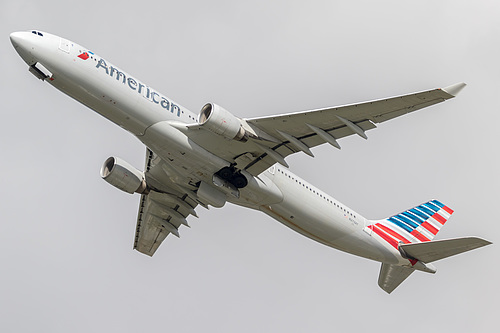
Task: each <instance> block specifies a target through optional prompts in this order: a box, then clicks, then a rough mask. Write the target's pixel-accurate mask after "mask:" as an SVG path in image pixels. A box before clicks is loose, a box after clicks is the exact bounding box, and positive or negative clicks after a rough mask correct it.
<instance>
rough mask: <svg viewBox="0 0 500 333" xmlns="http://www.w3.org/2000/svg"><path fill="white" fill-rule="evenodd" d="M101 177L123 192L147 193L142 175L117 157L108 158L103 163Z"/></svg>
mask: <svg viewBox="0 0 500 333" xmlns="http://www.w3.org/2000/svg"><path fill="white" fill-rule="evenodd" d="M101 177H102V179H104V180H105V181H107V182H108V183H110V184H111V185H113V186H114V187H116V188H119V189H120V190H122V191H124V192H127V193H130V194H132V193H134V192H135V193H141V194H142V193H147V186H146V181H145V180H144V173H143V172H141V171H139V170H137V169H136V168H134V167H133V166H131V165H130V164H128V163H127V162H125V161H124V160H122V159H120V158H118V157H110V158H108V159H107V160H106V161H105V162H104V164H103V165H102V167H101Z"/></svg>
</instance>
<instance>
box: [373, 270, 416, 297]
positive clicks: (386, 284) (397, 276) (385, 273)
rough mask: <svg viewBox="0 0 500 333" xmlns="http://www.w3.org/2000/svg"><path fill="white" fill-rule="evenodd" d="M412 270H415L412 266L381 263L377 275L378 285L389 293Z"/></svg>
mask: <svg viewBox="0 0 500 333" xmlns="http://www.w3.org/2000/svg"><path fill="white" fill-rule="evenodd" d="M413 272H415V269H414V268H409V267H404V266H398V265H391V264H382V267H381V268H380V274H379V276H378V285H379V287H380V288H382V289H383V290H384V291H385V292H386V293H388V294H390V293H392V291H393V290H394V289H396V288H397V287H398V286H399V285H400V284H401V283H402V282H403V281H404V280H406V278H407V277H408V276H410V275H411V273H413Z"/></svg>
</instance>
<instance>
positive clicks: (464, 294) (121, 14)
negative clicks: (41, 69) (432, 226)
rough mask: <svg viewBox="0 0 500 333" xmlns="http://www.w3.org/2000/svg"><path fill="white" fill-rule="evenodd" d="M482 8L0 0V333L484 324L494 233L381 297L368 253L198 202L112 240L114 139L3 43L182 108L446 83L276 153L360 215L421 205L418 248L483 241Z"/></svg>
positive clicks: (122, 221)
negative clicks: (99, 66)
mask: <svg viewBox="0 0 500 333" xmlns="http://www.w3.org/2000/svg"><path fill="white" fill-rule="evenodd" d="M499 15H500V3H499V2H498V1H493V0H492V1H474V2H471V1H456V0H455V1H425V0H424V1H375V2H374V1H307V2H306V1H269V0H268V1H256V0H254V1H246V2H243V1H154V2H152V1H79V2H75V1H66V2H59V1H12V0H2V2H1V4H0V32H1V34H0V35H1V36H3V37H2V38H0V40H1V43H0V55H1V62H0V66H1V67H0V72H1V73H2V83H1V89H0V95H1V97H2V102H3V103H2V119H3V121H2V130H1V131H0V152H1V153H2V163H0V167H1V170H0V174H1V175H2V176H1V183H0V184H1V188H2V194H0V195H1V201H0V202H1V210H0V212H1V213H0V214H1V215H0V223H1V224H0V263H1V269H0V331H2V332H52V333H58V332H86V333H87V332H138V331H141V332H154V331H158V330H162V331H167V330H168V331H170V332H306V331H307V332H332V331H339V332H346V331H353V332H356V331H361V330H363V331H365V330H369V331H370V332H386V331H387V330H388V329H390V330H393V329H394V330H404V331H405V332H421V331H423V330H427V331H433V332H438V331H439V332H470V331H475V332H480V331H487V330H490V331H491V329H492V328H493V327H495V326H496V325H497V324H496V322H497V317H498V315H497V312H498V306H499V304H498V299H499V297H500V291H499V287H498V279H499V278H500V274H499V273H500V268H499V265H498V264H497V261H498V255H499V250H498V247H497V245H496V244H494V245H492V246H488V247H486V248H483V249H480V250H476V251H473V252H470V253H466V254H463V255H460V256H457V257H453V258H449V259H446V260H443V261H440V262H437V263H436V264H435V265H436V266H437V268H438V272H437V273H436V274H435V275H431V274H426V273H422V272H416V273H414V274H413V275H412V276H411V277H410V278H409V279H408V280H406V281H405V282H404V283H403V284H402V285H401V286H400V287H399V288H398V289H396V291H394V292H393V293H392V294H391V295H387V294H386V293H385V292H384V291H382V290H381V289H380V288H379V287H378V286H377V278H378V273H379V266H380V264H379V263H376V262H372V261H369V260H366V259H362V258H358V257H354V256H352V255H349V254H346V253H343V252H339V251H336V250H334V249H331V248H328V247H326V246H323V245H320V244H318V243H315V242H314V241H311V240H310V239H307V238H305V237H303V236H301V235H299V234H297V233H295V232H293V231H291V230H290V229H288V228H286V227H285V226H283V225H281V224H280V223H278V222H276V221H274V220H272V219H271V218H270V217H268V216H266V215H264V214H261V213H258V212H254V211H251V210H248V209H244V208H241V207H236V206H233V205H227V206H226V207H224V208H222V209H210V210H209V211H207V210H205V209H203V208H198V209H197V211H198V214H199V215H200V218H199V219H194V218H190V220H189V222H190V224H191V225H192V228H191V229H185V228H184V229H182V230H181V238H180V239H177V238H175V237H170V236H169V237H168V238H167V239H166V240H165V242H164V243H163V244H162V246H161V247H160V248H159V250H158V251H157V253H156V254H155V256H154V257H153V258H149V257H147V256H144V255H142V254H140V253H138V252H137V251H133V250H132V246H133V236H134V230H135V223H136V216H137V208H138V201H139V196H138V195H135V196H131V195H128V194H126V193H123V192H120V191H119V190H117V189H115V188H113V187H112V186H110V185H108V184H107V183H106V182H104V181H102V180H101V179H100V176H99V168H100V166H101V164H102V163H103V162H104V160H105V159H106V158H107V157H109V156H111V155H115V156H120V157H122V158H123V159H125V160H127V161H128V162H130V163H131V164H133V165H135V166H136V167H139V168H142V166H143V164H144V156H145V148H144V147H143V146H142V145H141V144H140V143H139V141H138V140H137V139H135V138H134V137H133V136H132V135H130V134H129V133H127V132H125V131H123V130H122V129H120V128H119V127H117V126H116V125H114V124H112V123H110V122H109V121H107V120H105V119H104V118H102V117H101V116H99V115H98V114H96V113H94V112H92V111H91V110H89V109H87V108H86V107H84V106H83V105H80V104H79V103H77V102H75V101H73V100H72V99H70V98H69V97H67V96H65V95H64V94H62V93H60V92H59V91H57V90H56V89H54V88H52V87H51V86H50V85H48V84H47V83H44V82H41V81H39V80H37V79H36V78H35V77H34V76H32V75H31V74H30V73H29V72H28V68H27V66H26V65H25V63H24V62H23V61H22V60H21V58H20V57H19V56H18V55H17V53H16V52H15V50H14V49H13V47H12V45H11V43H10V41H9V38H8V37H9V34H10V33H11V32H14V31H20V30H30V29H39V30H42V31H47V32H50V33H53V34H56V35H60V36H63V37H65V38H68V39H70V40H73V41H75V42H77V43H79V44H82V45H84V46H85V47H88V48H89V49H90V50H92V51H94V52H96V53H97V54H99V55H101V56H103V57H104V58H106V59H107V60H109V61H111V62H112V63H114V64H116V65H117V66H119V67H121V68H122V69H124V70H125V71H127V72H129V73H131V74H132V75H134V76H135V77H137V78H139V79H140V80H141V81H143V82H146V83H148V85H150V86H151V87H154V88H155V89H156V90H157V91H159V92H161V93H162V94H164V95H166V96H169V97H170V98H172V99H173V100H175V101H176V102H178V103H180V104H182V105H184V106H185V107H187V108H188V109H190V110H192V111H194V112H198V110H199V109H201V107H202V106H203V105H204V104H205V103H206V102H215V103H217V104H220V105H221V106H223V107H224V108H226V109H227V110H229V111H231V112H232V113H233V114H235V115H237V116H240V117H255V116H263V115H269V114H278V113H283V112H292V111H300V110H307V109H314V108H320V107H327V106H335V105H341V104H347V103H355V102H362V101H367V100H371V99H378V98H382V97H389V96H394V95H398V94H404V93H411V92H415V91H420V90H426V89H431V88H436V87H445V86H447V85H450V84H453V83H456V82H466V83H467V84H468V86H467V88H466V89H465V90H463V91H462V93H461V94H460V95H459V96H458V97H457V98H456V99H453V100H450V101H448V102H446V103H443V104H439V105H437V106H434V107H431V108H429V109H424V110H422V111H419V112H417V113H415V114H411V115H408V116H405V117H402V118H398V119H396V120H393V121H390V122H388V123H385V124H382V125H379V127H378V129H376V130H373V131H370V132H368V133H367V134H368V137H369V139H368V141H365V140H363V139H360V138H359V137H355V136H352V137H349V138H345V139H342V140H341V141H340V144H341V145H342V150H341V151H339V150H337V149H335V148H332V147H330V146H328V145H323V146H321V147H317V148H314V149H313V152H314V154H315V156H316V157H315V158H314V159H313V158H310V157H309V156H306V155H305V154H296V155H294V156H291V157H289V158H287V161H288V163H289V164H290V166H291V170H292V172H294V173H296V174H298V175H299V176H301V177H302V178H305V179H307V180H308V181H310V182H311V183H313V184H316V185H318V187H320V188H321V189H322V190H324V191H326V192H328V193H330V194H331V195H332V196H334V197H335V198H337V199H338V200H340V201H341V202H343V203H345V204H346V205H348V206H349V207H352V208H353V209H354V210H356V211H357V212H359V213H361V214H362V215H364V216H365V217H367V218H373V219H375V218H383V217H387V216H389V215H391V214H394V213H398V212H400V211H402V210H405V209H407V208H410V207H413V206H415V205H418V204H420V203H422V202H425V201H427V200H429V199H432V198H436V199H439V200H440V201H442V202H444V203H445V204H447V205H448V206H450V207H451V208H452V209H454V210H455V214H454V215H453V217H452V218H451V219H450V220H449V222H448V223H447V224H446V226H445V227H444V228H443V229H442V231H441V232H440V234H439V235H438V237H437V239H445V238H451V237H460V236H468V235H475V236H480V237H484V238H487V239H489V240H490V241H493V242H494V243H498V242H499V230H500V224H499V223H500V221H498V220H499V219H498V210H497V209H496V208H498V198H499V197H500V196H499V190H498V189H499V187H500V181H499V176H498V172H499V170H500V158H499V157H498V153H497V150H498V147H497V145H498V143H499V140H500V134H499V131H498V124H499V123H500V99H499V98H498V95H499V93H500V84H499V79H498V77H499V76H500V70H499V65H498V61H499V59H500V46H499V40H500V25H499V23H498V17H499Z"/></svg>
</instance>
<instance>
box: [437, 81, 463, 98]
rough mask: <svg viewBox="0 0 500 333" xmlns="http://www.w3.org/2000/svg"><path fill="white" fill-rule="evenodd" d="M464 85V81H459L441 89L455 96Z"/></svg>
mask: <svg viewBox="0 0 500 333" xmlns="http://www.w3.org/2000/svg"><path fill="white" fill-rule="evenodd" d="M465 86H466V84H465V83H463V82H461V83H456V84H452V85H451V86H448V87H446V88H443V89H442V90H443V91H444V92H446V93H448V94H450V95H451V96H453V97H455V96H457V95H458V93H459V92H460V91H462V89H464V88H465Z"/></svg>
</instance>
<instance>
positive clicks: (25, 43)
mask: <svg viewBox="0 0 500 333" xmlns="http://www.w3.org/2000/svg"><path fill="white" fill-rule="evenodd" d="M30 38H31V36H30V33H29V32H24V31H21V32H13V33H11V34H10V42H11V43H12V45H13V46H14V49H15V50H16V51H17V53H19V55H20V56H21V58H22V59H23V60H24V61H25V62H26V63H27V64H28V65H32V64H33V63H34V62H35V60H34V59H33V55H32V53H31V51H32V44H33V43H32V41H30Z"/></svg>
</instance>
